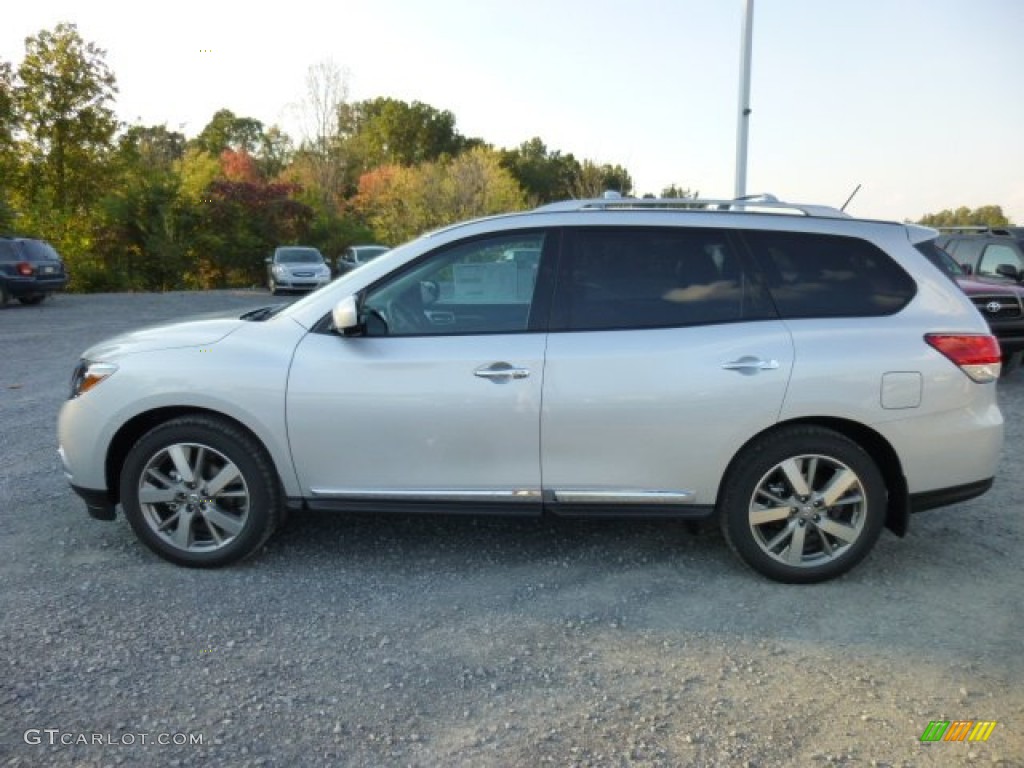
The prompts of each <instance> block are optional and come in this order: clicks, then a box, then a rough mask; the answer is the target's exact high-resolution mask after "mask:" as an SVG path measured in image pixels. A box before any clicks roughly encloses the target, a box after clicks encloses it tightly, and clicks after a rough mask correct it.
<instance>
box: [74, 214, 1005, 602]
mask: <svg viewBox="0 0 1024 768" xmlns="http://www.w3.org/2000/svg"><path fill="white" fill-rule="evenodd" d="M686 204H687V205H688V206H692V204H693V203H692V201H686ZM675 205H677V204H676V203H673V202H671V201H638V200H593V201H572V202H568V203H559V204H555V205H550V206H545V207H543V208H540V209H537V210H535V211H531V212H526V213H517V214H511V215H507V216H501V217H494V218H489V219H485V220H479V221H473V222H468V223H465V224H460V225H457V226H453V227H449V228H447V229H444V230H441V231H438V232H433V233H431V234H428V235H425V236H423V237H421V238H419V239H417V240H415V241H413V242H411V243H408V244H406V245H404V246H401V247H399V248H397V249H395V250H393V251H391V252H389V253H387V254H385V255H383V256H380V257H379V258H377V259H376V260H374V261H373V262H371V263H370V264H367V265H365V266H363V267H361V268H360V269H358V270H356V271H354V272H352V273H351V274H349V275H347V276H345V277H342V278H340V279H339V280H337V281H335V282H334V283H333V284H332V285H330V286H329V287H327V288H325V289H324V290H322V291H319V292H317V293H315V294H312V295H310V296H308V297H306V298H304V299H302V300H300V301H298V302H296V303H295V304H292V305H291V306H289V307H287V308H280V307H276V308H268V309H266V310H258V311H256V312H250V313H248V314H245V315H243V316H241V317H234V318H221V319H199V320H194V321H191V322H182V323H176V324H173V325H169V326H165V327H162V328H157V329H150V330H147V331H143V332H139V333H132V334H127V335H125V336H121V337H119V338H116V339H113V340H111V341H108V342H105V343H102V344H99V345H97V346H95V347H93V348H92V349H89V350H87V351H86V352H85V354H84V356H83V358H82V360H81V362H80V364H79V365H78V368H77V369H76V371H75V374H74V379H73V385H72V390H71V396H70V398H69V400H68V401H67V402H66V403H65V404H64V406H63V408H62V410H61V414H60V419H59V439H60V455H61V458H62V460H63V463H64V467H65V471H66V473H67V476H68V479H69V481H70V482H71V484H72V487H73V488H74V489H75V490H76V491H77V492H78V493H79V494H80V495H81V496H82V497H83V498H84V499H85V501H86V503H87V506H88V509H89V510H90V512H91V513H92V514H93V516H95V517H98V518H102V519H113V517H114V516H115V505H117V504H118V503H120V504H121V506H122V507H123V509H124V513H125V515H126V517H127V518H128V520H129V522H130V523H131V525H132V526H133V528H134V529H135V531H136V533H137V534H138V536H139V537H140V538H141V539H142V541H143V542H144V543H145V544H146V545H148V546H149V547H150V548H151V549H152V550H153V551H154V552H156V553H157V554H159V555H160V556H162V557H164V558H166V559H168V560H171V561H173V562H176V563H180V564H182V565H189V566H219V565H224V564H226V563H230V562H233V561H236V560H238V559H239V558H242V557H244V556H246V555H249V554H251V553H253V552H254V551H256V550H257V549H259V548H260V547H261V546H262V544H263V543H264V542H265V541H266V540H267V539H268V537H270V535H271V534H272V533H273V531H274V529H275V527H276V526H277V525H278V523H279V522H280V521H281V519H282V516H283V515H284V513H285V510H286V509H291V510H302V509H318V510H338V511H342V512H343V511H377V512H382V513H383V512H407V511H437V512H454V511H472V512H477V513H504V514H524V515H539V514H542V513H545V512H546V513H552V514H560V515H602V516H607V515H615V516H619V517H636V518H641V517H652V516H656V517H662V516H672V517H677V518H684V519H707V518H712V519H717V520H718V521H719V523H720V525H721V527H722V530H723V531H724V534H725V538H726V540H727V541H728V543H729V545H730V546H731V547H732V549H733V550H735V552H736V553H737V554H738V555H739V556H740V558H742V560H743V561H744V562H746V563H747V564H748V565H750V566H751V567H753V568H754V569H756V570H757V571H759V572H761V573H762V574H764V575H766V576H768V577H770V578H772V579H777V580H779V581H786V582H814V581H821V580H824V579H829V578H832V577H835V576H837V575H839V574H841V573H844V572H845V571H847V570H848V569H849V568H851V567H852V566H854V565H855V564H856V563H858V562H859V561H860V560H861V559H862V558H864V557H865V555H867V553H868V551H869V550H870V549H871V547H872V545H873V544H874V543H875V541H876V539H877V538H878V536H879V534H880V532H881V530H882V528H883V527H888V528H889V529H890V530H892V531H893V532H895V533H896V534H897V535H903V534H904V532H905V531H906V530H907V526H908V521H909V516H910V513H911V512H916V511H920V510H924V509H929V508H932V507H938V506H942V505H947V504H953V503H956V502H959V501H962V500H965V499H969V498H972V497H974V496H977V495H979V494H982V493H984V492H985V491H986V490H987V489H988V488H989V487H990V486H991V484H992V478H993V476H994V474H995V470H996V465H997V461H998V457H999V453H1000V450H1001V445H1002V431H1003V420H1002V416H1001V414H1000V411H999V408H998V406H997V404H996V391H995V388H996V381H997V379H998V377H999V369H1000V362H999V361H1000V350H999V345H998V343H997V341H996V340H995V338H994V337H993V336H991V335H990V334H989V331H988V328H987V327H986V325H985V322H984V320H983V319H982V318H981V316H980V315H979V314H978V312H977V310H976V309H975V307H974V306H973V305H972V303H971V301H970V299H969V298H968V297H967V296H965V295H964V294H963V292H962V291H960V290H959V289H958V288H957V287H956V285H955V284H954V283H953V282H952V281H951V280H949V279H948V278H947V277H946V276H945V275H943V274H942V273H941V272H940V271H939V269H938V268H936V267H935V266H933V265H932V264H931V263H930V262H929V261H928V260H927V259H926V258H925V257H924V256H923V255H922V254H921V253H920V252H919V251H918V250H917V249H916V248H915V247H914V245H915V243H921V242H926V241H928V240H930V239H933V238H934V237H935V236H936V234H937V233H936V232H935V231H934V230H928V229H924V228H922V227H917V226H914V225H909V224H901V223H895V222H894V223H884V222H875V221H862V220H856V219H852V218H849V217H847V216H846V215H844V214H842V213H840V212H839V211H836V210H834V209H830V208H822V207H815V206H786V205H785V204H778V203H776V204H767V203H760V202H759V203H753V202H743V203H740V202H728V201H727V202H726V203H723V204H721V205H719V206H717V207H711V208H705V209H693V208H692V207H688V208H681V207H674V206H675ZM781 214H787V215H781ZM793 214H796V215H793ZM510 254H511V256H510ZM516 254H530V257H529V258H517V257H516Z"/></svg>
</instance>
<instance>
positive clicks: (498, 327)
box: [362, 232, 545, 336]
mask: <svg viewBox="0 0 1024 768" xmlns="http://www.w3.org/2000/svg"><path fill="white" fill-rule="evenodd" d="M544 239H545V238H544V235H543V233H537V232H527V233H518V234H516V233H511V234H504V235H501V236H499V237H488V238H481V239H477V240H472V241H469V242H463V243H459V244H456V245H454V246H451V247H446V248H444V249H442V250H440V251H437V252H435V253H433V254H431V255H430V256H428V257H427V258H426V259H423V260H421V261H419V262H416V263H415V264H414V265H413V266H412V268H410V269H407V270H405V271H403V272H402V273H401V274H400V275H398V276H397V277H393V278H389V279H388V280H387V281H386V282H384V283H381V284H378V285H377V286H375V287H374V288H372V289H371V290H370V292H369V293H368V294H367V295H366V298H365V299H364V301H363V304H362V307H363V317H364V321H365V325H366V332H367V334H368V335H371V336H410V335H439V334H445V335H452V334H467V333H515V332H520V331H526V330H528V329H529V326H530V316H531V311H532V310H533V309H534V293H535V289H536V286H537V274H538V271H539V269H540V263H541V253H542V251H543V250H544Z"/></svg>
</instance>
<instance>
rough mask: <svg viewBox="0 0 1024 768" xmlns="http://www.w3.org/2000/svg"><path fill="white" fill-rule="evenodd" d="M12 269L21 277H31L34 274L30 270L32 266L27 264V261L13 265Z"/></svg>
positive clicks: (32, 270) (33, 271)
mask: <svg viewBox="0 0 1024 768" xmlns="http://www.w3.org/2000/svg"><path fill="white" fill-rule="evenodd" d="M14 268H15V269H16V270H18V274H19V275H22V276H23V277H32V275H33V274H34V273H35V270H34V269H32V265H31V264H29V263H28V262H27V261H19V262H18V263H17V264H15V265H14Z"/></svg>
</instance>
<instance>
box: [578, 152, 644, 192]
mask: <svg viewBox="0 0 1024 768" xmlns="http://www.w3.org/2000/svg"><path fill="white" fill-rule="evenodd" d="M609 190H614V191H616V192H618V193H619V194H621V195H622V196H623V197H626V196H628V195H629V194H630V193H631V192H632V191H633V180H632V179H631V178H630V176H629V172H628V171H627V170H626V169H625V168H623V167H622V166H620V165H608V164H607V163H606V164H604V165H598V164H597V163H595V162H594V161H593V160H584V161H583V164H582V165H581V166H580V169H579V172H578V173H577V175H576V177H575V178H574V179H573V180H572V184H571V187H570V191H571V192H572V196H573V197H578V198H582V199H592V198H598V197H601V196H602V195H604V193H605V192H607V191H609Z"/></svg>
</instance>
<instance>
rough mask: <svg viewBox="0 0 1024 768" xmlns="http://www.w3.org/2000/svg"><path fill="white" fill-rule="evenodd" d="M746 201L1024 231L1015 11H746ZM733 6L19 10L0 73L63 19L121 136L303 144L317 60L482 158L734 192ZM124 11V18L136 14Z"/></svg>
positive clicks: (775, 4) (971, 0)
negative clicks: (444, 113)
mask: <svg viewBox="0 0 1024 768" xmlns="http://www.w3.org/2000/svg"><path fill="white" fill-rule="evenodd" d="M753 5H754V12H753V53H752V60H751V67H752V75H751V101H750V106H751V108H752V113H751V115H750V122H749V131H750V133H749V136H750V138H749V149H748V155H747V186H746V191H747V192H748V193H758V192H769V193H772V194H774V195H776V196H777V197H779V198H780V199H782V200H789V201H792V202H802V203H818V204H825V205H834V206H836V207H839V206H841V205H842V204H843V203H844V202H845V201H846V199H847V198H848V197H849V195H850V194H851V193H852V192H853V190H854V188H855V187H856V186H857V185H858V184H860V185H862V186H861V189H860V191H859V192H858V193H857V195H856V196H855V197H854V199H853V201H852V202H851V203H850V205H849V207H848V209H847V210H848V212H850V213H851V214H853V215H855V216H861V217H868V218H885V219H899V220H902V219H918V218H920V217H921V216H922V215H923V214H925V213H932V212H937V211H939V210H942V209H945V208H956V207H959V206H963V205H966V206H968V207H971V208H975V207H978V206H981V205H1001V206H1002V207H1003V210H1004V212H1006V213H1007V215H1009V216H1010V217H1011V219H1013V220H1014V222H1015V223H1018V224H1024V139H1022V137H1024V94H1022V91H1024V0H855V1H849V0H754V3H753ZM744 6H745V3H744V1H743V0H643V1H642V2H637V1H636V0H633V1H632V2H630V1H629V0H516V1H515V2H509V1H508V0H503V1H502V2H498V1H497V0H430V2H426V0H332V2H329V3H328V2H313V1H310V0H289V2H286V3H280V4H278V3H275V4H272V5H271V4H256V3H251V2H245V3H242V2H235V0H214V1H212V2H211V1H209V0H207V2H197V1H196V0H177V2H175V3H147V4H131V5H129V4H126V3H124V2H122V1H121V0H114V1H111V0H33V2H17V3H8V4H6V7H5V8H4V10H3V12H2V14H0V60H2V61H8V62H11V63H12V64H13V65H14V66H15V67H16V66H17V65H18V64H19V63H20V62H21V60H22V58H23V56H24V50H25V48H24V40H25V38H26V37H29V36H33V35H36V34H37V33H38V32H40V31H41V30H43V29H52V28H53V27H54V26H56V24H58V23H59V22H62V21H65V22H71V23H74V24H76V25H77V26H78V30H79V33H80V34H81V36H82V37H83V38H84V39H85V40H86V41H88V42H92V43H95V44H96V45H98V46H99V47H100V48H103V49H104V50H105V51H106V52H107V56H106V61H107V65H108V66H109V67H110V69H111V70H112V71H113V72H114V74H115V76H116V77H117V82H118V90H119V93H118V96H117V101H116V103H115V105H114V108H115V111H116V113H117V115H118V117H119V119H121V120H123V121H125V122H127V123H142V124H144V125H166V126H167V127H168V128H170V129H172V130H180V131H182V132H184V133H185V135H186V136H188V137H191V136H194V135H196V134H197V133H199V132H200V131H201V130H202V128H203V126H205V125H206V124H207V123H208V122H209V120H210V118H211V117H212V116H213V114H214V113H215V112H216V111H217V110H218V109H222V108H227V109H230V110H231V111H232V112H234V113H235V114H236V115H239V116H244V117H254V118H257V119H259V120H261V121H262V122H263V123H264V124H265V125H266V126H268V127H269V126H270V125H273V124H277V125H279V126H281V127H282V128H283V129H284V130H285V131H287V132H288V133H289V134H290V135H291V136H292V137H293V138H294V139H296V140H298V139H301V137H302V121H301V118H300V115H301V110H300V109H299V105H300V104H301V102H302V101H303V99H304V98H305V95H306V84H305V81H306V75H307V72H308V71H309V69H310V67H311V66H312V65H314V64H317V63H318V62H323V61H328V62H333V64H334V65H336V66H337V67H339V68H340V69H342V70H344V71H345V72H347V80H348V85H349V97H350V99H351V100H361V99H369V98H375V97H378V96H388V97H392V98H397V99H402V100H405V101H409V102H411V101H421V102H424V103H427V104H429V105H431V106H432V107H434V108H436V109H439V110H449V111H451V112H452V113H453V114H454V115H455V117H456V121H457V129H458V131H459V132H460V133H462V134H463V135H465V136H471V137H479V138H482V139H483V140H484V141H486V142H488V143H490V144H492V145H494V146H495V147H508V148H512V147H516V146H518V145H519V144H521V143H522V142H524V141H527V140H529V139H531V138H532V137H534V136H539V137H540V138H541V139H542V140H543V141H544V143H545V144H546V145H547V147H548V149H549V150H558V151H561V152H562V153H572V154H573V155H575V157H576V158H577V159H579V160H582V159H591V160H594V161H596V162H598V163H610V164H618V165H622V166H624V167H625V168H626V169H627V170H628V171H629V172H630V175H631V176H632V178H633V181H634V192H635V193H636V194H644V193H648V192H650V193H654V194H658V193H660V192H661V190H662V189H664V188H665V187H666V186H668V185H670V184H675V185H677V186H680V187H683V188H689V189H691V190H697V191H699V192H700V193H701V196H702V197H713V198H730V197H732V196H733V194H734V190H735V178H736V162H737V159H736V136H737V123H738V112H739V83H740V49H741V30H742V22H743V14H744ZM130 9H131V10H130Z"/></svg>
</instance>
